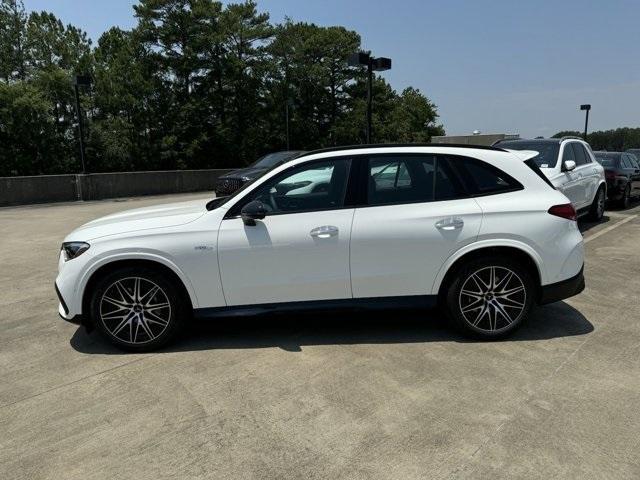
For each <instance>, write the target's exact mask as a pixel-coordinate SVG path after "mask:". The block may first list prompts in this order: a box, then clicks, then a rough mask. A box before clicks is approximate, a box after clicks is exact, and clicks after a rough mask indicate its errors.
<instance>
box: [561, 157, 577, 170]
mask: <svg viewBox="0 0 640 480" xmlns="http://www.w3.org/2000/svg"><path fill="white" fill-rule="evenodd" d="M574 168H576V162H574V161H573V160H565V161H564V162H562V170H564V171H565V172H570V171H571V170H573V169H574Z"/></svg>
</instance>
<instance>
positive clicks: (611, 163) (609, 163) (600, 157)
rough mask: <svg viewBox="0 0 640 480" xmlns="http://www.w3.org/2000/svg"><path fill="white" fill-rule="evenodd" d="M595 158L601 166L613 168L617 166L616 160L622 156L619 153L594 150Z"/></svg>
mask: <svg viewBox="0 0 640 480" xmlns="http://www.w3.org/2000/svg"><path fill="white" fill-rule="evenodd" d="M594 155H595V157H596V160H597V161H598V163H599V164H600V165H602V166H603V167H610V168H615V167H617V166H618V162H619V161H620V157H621V156H622V155H621V154H620V153H604V152H594Z"/></svg>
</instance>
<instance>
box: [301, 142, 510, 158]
mask: <svg viewBox="0 0 640 480" xmlns="http://www.w3.org/2000/svg"><path fill="white" fill-rule="evenodd" d="M393 147H441V148H446V147H449V148H470V149H477V150H493V151H494V152H505V151H506V150H504V149H503V148H497V147H493V146H487V145H467V144H459V143H375V144H362V145H345V146H343V147H329V148H320V149H317V150H310V151H308V152H306V153H303V154H302V155H300V156H298V157H296V158H301V157H307V156H309V155H315V154H317V153H328V152H340V151H343V150H364V149H366V148H393Z"/></svg>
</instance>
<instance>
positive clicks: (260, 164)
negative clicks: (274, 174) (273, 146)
mask: <svg viewBox="0 0 640 480" xmlns="http://www.w3.org/2000/svg"><path fill="white" fill-rule="evenodd" d="M299 153H300V152H275V153H268V154H267V155H265V156H264V157H260V158H259V159H258V160H256V162H255V163H253V164H252V165H251V166H252V167H255V168H271V167H274V166H276V165H279V164H281V163H283V162H286V161H287V160H291V159H292V158H293V157H295V156H297V155H298V154H299Z"/></svg>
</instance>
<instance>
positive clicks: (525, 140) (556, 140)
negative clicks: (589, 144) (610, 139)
mask: <svg viewBox="0 0 640 480" xmlns="http://www.w3.org/2000/svg"><path fill="white" fill-rule="evenodd" d="M565 140H580V141H581V142H584V139H583V138H581V137H561V138H518V139H514V140H512V139H508V138H505V139H504V140H498V141H497V142H496V143H494V144H493V145H494V146H495V145H499V144H501V143H531V142H540V143H562V142H564V141H565Z"/></svg>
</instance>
